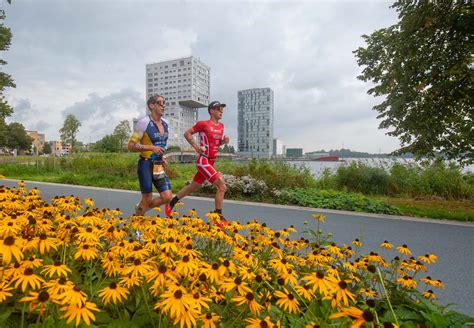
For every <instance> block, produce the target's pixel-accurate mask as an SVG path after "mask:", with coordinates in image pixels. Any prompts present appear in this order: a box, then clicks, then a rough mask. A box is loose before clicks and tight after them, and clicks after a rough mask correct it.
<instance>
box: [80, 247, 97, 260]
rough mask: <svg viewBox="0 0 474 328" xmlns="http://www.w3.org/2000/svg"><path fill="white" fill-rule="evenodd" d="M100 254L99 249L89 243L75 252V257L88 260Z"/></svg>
mask: <svg viewBox="0 0 474 328" xmlns="http://www.w3.org/2000/svg"><path fill="white" fill-rule="evenodd" d="M98 256H99V251H98V250H97V248H94V247H90V246H89V245H87V244H86V245H82V246H80V247H79V249H78V250H77V251H76V254H74V259H75V260H77V259H79V258H80V259H83V260H86V261H89V260H93V259H95V258H97V257H98Z"/></svg>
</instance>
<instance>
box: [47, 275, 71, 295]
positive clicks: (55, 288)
mask: <svg viewBox="0 0 474 328" xmlns="http://www.w3.org/2000/svg"><path fill="white" fill-rule="evenodd" d="M44 287H45V288H46V290H47V291H48V293H49V294H50V295H53V296H59V295H61V294H62V293H64V292H65V291H66V290H69V289H72V288H74V284H73V283H72V281H69V280H67V279H66V278H65V277H61V278H59V279H52V280H49V281H47V282H46V283H45V284H44Z"/></svg>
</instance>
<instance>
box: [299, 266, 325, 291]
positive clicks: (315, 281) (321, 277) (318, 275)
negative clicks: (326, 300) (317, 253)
mask: <svg viewBox="0 0 474 328" xmlns="http://www.w3.org/2000/svg"><path fill="white" fill-rule="evenodd" d="M301 280H303V281H306V282H307V283H308V284H310V285H313V292H316V291H317V290H319V292H320V293H321V295H325V296H326V295H328V294H329V289H330V287H331V285H330V281H329V280H328V279H327V278H326V277H325V274H324V272H322V271H317V272H313V273H311V274H309V275H307V276H304V277H303V278H301Z"/></svg>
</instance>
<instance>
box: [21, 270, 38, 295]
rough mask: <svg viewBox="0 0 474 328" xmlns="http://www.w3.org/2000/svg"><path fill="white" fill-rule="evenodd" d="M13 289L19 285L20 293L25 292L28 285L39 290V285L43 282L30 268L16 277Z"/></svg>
mask: <svg viewBox="0 0 474 328" xmlns="http://www.w3.org/2000/svg"><path fill="white" fill-rule="evenodd" d="M15 280H16V282H15V288H18V286H20V285H21V291H22V292H24V291H26V288H27V287H28V285H29V286H30V287H31V288H32V289H33V290H36V289H40V287H41V283H44V280H43V279H41V278H40V277H38V276H37V275H35V274H34V272H33V269H32V268H26V269H25V270H24V271H23V273H22V274H20V275H18V277H16V278H15Z"/></svg>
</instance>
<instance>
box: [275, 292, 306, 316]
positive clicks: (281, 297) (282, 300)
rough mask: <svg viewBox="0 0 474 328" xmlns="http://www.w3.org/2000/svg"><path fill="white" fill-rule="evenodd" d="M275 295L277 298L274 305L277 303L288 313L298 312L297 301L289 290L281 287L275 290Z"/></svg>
mask: <svg viewBox="0 0 474 328" xmlns="http://www.w3.org/2000/svg"><path fill="white" fill-rule="evenodd" d="M275 296H276V297H277V298H278V300H277V301H276V305H279V306H280V307H281V308H283V310H285V311H288V312H289V313H295V314H296V313H299V311H300V310H299V302H298V300H297V299H296V297H295V295H293V294H292V293H291V292H288V291H287V290H286V289H283V291H279V290H277V291H276V292H275Z"/></svg>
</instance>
